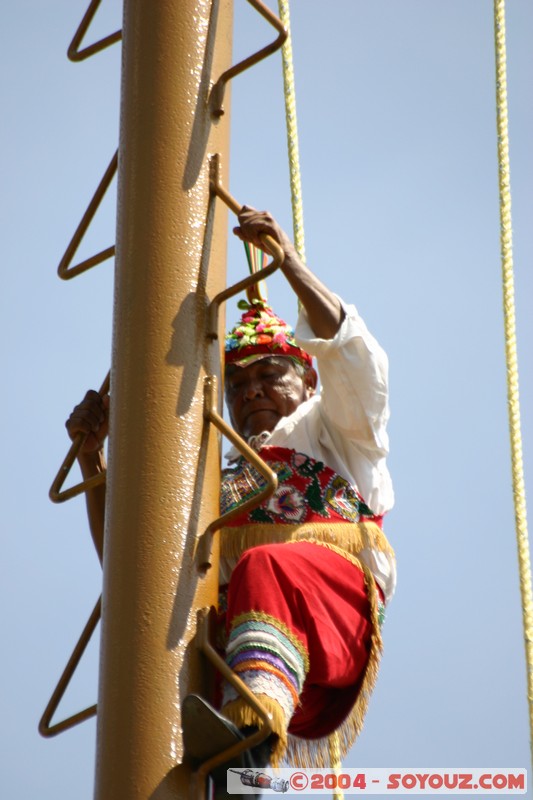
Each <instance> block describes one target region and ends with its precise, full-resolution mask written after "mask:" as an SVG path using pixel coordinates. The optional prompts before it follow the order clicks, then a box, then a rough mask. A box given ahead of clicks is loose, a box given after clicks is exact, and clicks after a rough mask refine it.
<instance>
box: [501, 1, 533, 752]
mask: <svg viewBox="0 0 533 800" xmlns="http://www.w3.org/2000/svg"><path fill="white" fill-rule="evenodd" d="M494 35H495V49H496V101H497V123H498V161H499V188H500V227H501V229H500V242H501V255H502V273H503V306H504V324H505V354H506V361H507V403H508V409H509V428H510V435H511V458H512V474H513V494H514V506H515V525H516V539H517V547H518V567H519V572H520V591H521V595H522V615H523V625H524V640H525V649H526V663H527V692H528V703H529V727H530V746H531V747H532V748H533V596H532V591H531V563H530V554H529V541H528V532H527V517H526V496H525V489H524V472H523V462H522V436H521V432H520V400H519V393H518V359H517V351H516V324H515V304H514V276H513V239H512V227H511V184H510V174H509V135H508V113H507V69H506V58H507V57H506V49H505V0H494ZM531 755H532V763H533V749H532V753H531Z"/></svg>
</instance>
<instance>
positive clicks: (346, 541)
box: [220, 445, 393, 572]
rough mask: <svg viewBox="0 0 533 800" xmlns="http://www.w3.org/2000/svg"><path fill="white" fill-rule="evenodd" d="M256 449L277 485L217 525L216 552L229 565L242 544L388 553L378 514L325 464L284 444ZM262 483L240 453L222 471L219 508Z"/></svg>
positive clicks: (245, 497) (244, 546)
mask: <svg viewBox="0 0 533 800" xmlns="http://www.w3.org/2000/svg"><path fill="white" fill-rule="evenodd" d="M259 454H260V456H261V458H262V459H263V460H264V461H265V462H266V463H267V464H268V465H269V466H270V468H271V469H272V470H273V471H274V472H276V474H277V476H278V488H277V489H276V491H275V492H274V494H273V495H272V496H271V497H270V498H269V499H267V500H266V501H264V502H263V503H261V505H259V506H257V507H256V508H253V509H252V510H251V511H248V512H245V513H244V514H242V515H240V516H237V517H236V518H234V519H233V520H231V521H230V522H229V523H228V525H227V526H226V527H224V528H222V530H221V557H222V558H223V559H226V560H227V562H228V563H227V566H228V567H229V568H230V569H231V568H232V567H233V566H234V563H233V562H235V560H236V559H237V558H239V556H240V555H241V553H242V552H244V550H246V549H248V548H249V547H253V546H254V545H258V544H267V543H273V542H288V541H315V542H316V541H318V542H323V543H327V544H330V545H332V546H335V547H339V548H341V549H342V550H345V551H346V552H347V553H348V554H349V555H351V556H357V554H358V553H359V552H360V551H361V550H363V549H364V548H372V549H376V550H381V551H385V552H389V553H391V554H393V551H392V548H391V547H390V545H389V543H388V541H387V539H386V537H385V535H384V533H383V531H382V530H381V523H382V516H378V515H376V514H374V513H373V511H372V510H371V509H370V508H369V507H368V506H367V505H366V503H365V501H364V500H363V498H362V497H361V495H360V494H359V493H358V492H357V491H355V490H354V488H353V487H352V486H350V484H349V483H348V482H347V481H346V480H345V479H344V478H342V477H341V476H340V475H338V474H337V473H336V472H335V471H334V470H332V469H331V468H330V467H327V466H326V465H325V464H323V463H322V462H321V461H316V460H315V459H313V458H311V457H310V456H307V455H305V454H303V453H297V452H296V451H295V450H291V449H289V448H284V447H272V446H269V445H265V446H263V447H262V448H261V449H260V451H259ZM264 486H265V480H264V478H263V477H262V475H260V474H259V473H258V472H257V470H256V469H255V468H254V467H253V466H252V465H251V464H250V463H249V462H248V461H246V460H245V459H244V458H240V459H239V460H238V461H237V463H236V465H235V466H234V467H233V468H228V469H225V470H224V471H223V473H222V488H221V501H220V505H221V513H225V512H227V511H232V510H233V509H236V508H238V506H239V505H240V504H241V503H244V502H245V501H246V500H249V499H250V498H252V497H254V496H255V495H257V494H259V492H261V490H262V489H263V488H264ZM223 571H224V572H225V570H223Z"/></svg>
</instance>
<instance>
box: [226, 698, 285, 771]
mask: <svg viewBox="0 0 533 800" xmlns="http://www.w3.org/2000/svg"><path fill="white" fill-rule="evenodd" d="M256 697H257V700H258V701H259V702H260V703H261V705H262V706H263V707H264V708H265V710H266V711H267V712H268V716H269V718H270V725H271V728H272V733H274V734H275V736H276V739H275V741H274V742H273V746H272V756H271V759H270V763H271V765H272V766H273V767H279V766H280V764H281V762H282V761H283V760H284V758H285V754H286V750H287V725H288V720H287V719H286V716H285V713H284V711H283V709H282V707H281V706H280V704H279V703H278V702H277V701H276V700H273V699H272V698H271V697H268V696H267V695H266V694H257V695H256ZM222 714H223V715H224V716H225V717H226V719H229V720H230V721H231V722H233V723H234V725H236V726H237V727H238V728H245V727H247V726H249V725H255V726H257V727H258V728H260V727H261V726H262V725H263V721H262V719H261V717H260V716H259V714H257V712H256V711H254V709H253V708H252V707H251V706H249V705H248V703H247V702H246V701H245V700H243V699H242V698H240V697H238V698H237V699H236V700H232V701H231V702H230V703H228V704H227V705H225V706H223V708H222Z"/></svg>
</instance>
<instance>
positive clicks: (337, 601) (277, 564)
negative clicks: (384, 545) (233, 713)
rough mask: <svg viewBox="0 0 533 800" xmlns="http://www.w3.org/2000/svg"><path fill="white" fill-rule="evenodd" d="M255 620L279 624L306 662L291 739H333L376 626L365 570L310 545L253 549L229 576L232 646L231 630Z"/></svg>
mask: <svg viewBox="0 0 533 800" xmlns="http://www.w3.org/2000/svg"><path fill="white" fill-rule="evenodd" d="M250 612H259V614H260V615H267V616H268V618H269V619H274V620H278V621H279V623H281V626H280V627H283V629H285V630H287V629H288V630H289V631H290V633H291V634H292V636H293V637H295V639H296V640H297V642H298V643H299V644H300V646H301V648H302V652H306V653H307V654H308V671H307V675H306V677H305V682H304V684H303V689H302V690H301V693H300V697H299V703H298V704H297V705H296V706H295V708H294V710H293V713H292V717H291V719H290V724H289V727H288V731H289V733H291V734H294V735H296V736H299V737H302V738H305V739H317V738H321V737H323V736H326V735H328V734H329V733H331V732H332V731H333V730H335V729H336V728H337V727H338V726H339V725H340V724H341V723H342V721H343V720H344V719H345V717H346V716H347V715H348V713H349V712H350V710H351V708H352V706H353V704H354V702H355V698H356V696H357V692H358V690H359V686H360V683H361V680H362V677H363V674H364V670H365V667H366V665H367V662H368V655H369V650H370V637H371V632H372V626H371V622H370V603H369V600H368V596H367V591H366V588H365V578H364V574H363V572H362V570H361V569H360V568H359V567H357V566H356V565H355V564H353V563H352V562H350V561H348V560H347V559H345V558H343V557H342V556H341V555H339V554H338V553H336V552H335V551H332V550H331V549H329V548H327V547H324V546H321V545H319V544H314V543H310V542H297V543H289V544H270V545H261V546H258V547H254V548H252V549H250V550H247V551H246V552H245V553H244V554H243V555H242V556H241V558H240V559H239V562H238V563H237V565H236V567H235V569H234V570H233V573H232V576H231V581H230V584H229V590H228V612H227V629H228V636H229V640H230V641H231V636H232V630H234V626H233V625H232V623H233V622H234V621H235V620H236V618H240V619H243V616H242V615H244V617H246V615H249V614H250ZM250 647H251V649H250V650H249V652H250V653H252V652H253V646H250ZM247 657H248V656H247V655H246V654H245V655H244V656H243V658H247ZM249 663H251V662H250V661H248V662H247V664H249ZM258 663H259V667H258V669H259V670H260V661H259V662H258ZM243 678H244V679H245V680H246V678H245V677H244V676H243Z"/></svg>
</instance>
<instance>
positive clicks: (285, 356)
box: [67, 206, 396, 766]
mask: <svg viewBox="0 0 533 800" xmlns="http://www.w3.org/2000/svg"><path fill="white" fill-rule="evenodd" d="M234 232H235V234H236V235H237V236H239V237H240V238H241V239H242V240H244V241H247V242H249V243H251V244H254V245H256V246H257V247H261V240H260V237H261V235H263V234H268V235H269V236H271V237H272V238H273V239H274V240H275V241H277V242H278V243H279V244H280V246H281V247H282V249H283V252H284V254H285V258H284V261H283V264H282V266H281V269H282V271H283V273H284V275H285V277H286V278H287V280H288V282H289V284H290V286H291V287H292V289H293V291H294V292H295V294H296V296H297V298H298V299H299V301H300V304H301V311H300V315H299V319H298V324H297V326H296V331H295V333H294V332H293V331H292V329H291V328H289V326H287V325H286V323H285V322H283V320H281V319H280V318H279V317H277V316H276V314H275V313H274V311H273V310H272V309H271V308H270V307H268V306H267V305H266V304H265V303H263V302H261V301H255V302H252V303H250V304H244V305H245V306H246V308H245V309H244V313H243V315H242V318H241V320H240V321H239V322H238V323H237V325H236V326H235V327H234V328H233V329H232V330H231V331H230V332H229V334H228V336H227V337H226V348H225V394H226V402H227V406H228V410H229V414H230V417H231V422H232V424H233V426H234V428H235V430H236V431H237V432H238V433H239V434H240V435H241V436H243V437H244V438H245V439H246V440H247V441H248V442H249V443H250V444H251V446H252V447H254V449H256V450H257V451H258V452H259V454H260V455H261V457H262V458H263V459H264V460H265V461H266V462H267V463H268V464H269V465H270V467H271V468H272V469H273V470H274V471H275V472H276V473H277V475H278V489H277V490H276V492H275V493H274V495H273V496H272V497H271V498H270V499H269V500H267V501H266V502H264V503H263V504H262V505H260V506H259V507H257V508H255V509H253V510H252V511H250V512H248V513H246V514H242V515H241V516H240V517H238V518H236V519H234V520H233V522H232V523H231V526H228V527H226V528H224V529H222V530H221V532H220V537H221V542H220V544H221V565H220V566H221V581H222V583H223V584H224V585H225V589H226V590H227V591H226V592H225V597H226V600H225V601H224V602H225V603H226V604H227V608H225V609H224V610H225V626H226V635H227V641H226V645H225V651H226V660H227V662H228V664H229V665H230V666H231V667H232V669H233V670H234V671H235V672H236V673H238V675H239V676H240V678H241V679H242V680H243V681H244V682H245V683H246V684H247V685H248V687H249V688H250V689H251V690H252V691H253V692H254V694H256V695H257V696H258V698H259V700H260V701H261V703H262V704H263V705H264V707H265V708H266V709H267V710H268V712H269V713H270V716H271V722H272V729H273V736H272V737H271V740H270V742H269V743H268V746H269V748H270V750H271V752H270V753H269V754H268V758H269V760H270V761H271V763H272V764H273V765H277V764H279V763H280V761H281V760H282V759H284V758H287V759H288V760H289V761H291V763H294V764H298V765H300V766H306V765H309V766H311V765H314V766H322V765H324V766H326V765H329V763H328V762H329V750H328V744H327V742H328V736H329V735H330V734H331V733H332V732H334V731H337V732H338V734H339V741H340V750H341V755H344V754H345V753H346V751H347V750H348V749H349V747H351V745H352V744H353V742H354V740H355V738H356V736H357V734H358V733H359V731H360V729H361V727H362V724H363V719H364V714H365V711H366V706H367V703H368V699H369V696H370V693H371V691H372V688H373V685H374V682H375V679H376V676H377V670H378V664H379V658H380V652H381V636H380V630H379V627H380V623H381V620H382V617H383V610H384V607H385V604H386V603H387V602H388V601H389V600H390V599H391V597H392V595H393V593H394V589H395V583H396V570H395V560H394V554H393V551H392V548H391V547H390V545H389V544H388V541H387V539H386V538H385V535H384V533H383V530H382V519H383V516H384V514H385V513H386V512H387V511H389V510H390V508H391V507H392V504H393V491H392V485H391V480H390V476H389V473H388V470H387V467H386V456H387V453H388V437H387V432H386V424H387V421H388V416H389V410H388V388H387V358H386V356H385V354H384V352H383V350H382V349H381V348H380V346H379V345H378V343H377V342H376V341H375V339H374V338H373V337H372V336H371V334H370V333H369V332H368V330H367V328H366V326H365V324H364V322H363V320H362V319H361V317H360V316H359V314H358V312H357V310H356V309H355V307H354V306H352V305H348V304H346V303H344V301H342V300H341V299H340V298H339V297H338V296H337V295H335V294H333V293H332V292H331V291H330V290H329V289H327V288H326V287H325V286H324V285H323V284H322V282H321V281H319V280H318V278H317V277H316V276H315V275H314V274H313V273H312V272H311V271H310V270H309V269H308V268H307V267H306V266H305V265H304V264H303V262H302V261H301V260H300V258H299V257H298V255H297V253H296V250H295V248H294V246H293V245H292V243H291V242H290V240H289V238H288V237H287V235H286V234H285V233H284V231H283V230H282V229H281V228H280V227H279V225H278V224H277V222H276V221H275V220H274V218H273V217H272V216H271V215H270V214H269V213H268V212H259V211H256V210H255V209H252V208H249V207H246V206H245V207H244V208H243V209H242V211H241V213H240V214H239V227H237V228H235V229H234ZM313 357H316V360H317V366H318V372H319V374H320V380H321V390H320V392H319V393H318V392H317V373H316V372H315V370H314V368H313V367H312V358H313ZM108 404H109V398H101V397H100V395H99V394H98V393H97V392H88V393H87V395H86V397H85V398H84V400H83V401H82V403H81V404H80V405H79V406H77V407H76V408H75V409H74V411H73V413H72V414H71V416H70V418H69V420H68V421H67V429H68V432H69V435H70V436H71V437H74V436H75V435H76V434H77V433H78V432H80V431H82V432H84V433H88V434H89V436H88V438H87V440H86V442H85V445H84V447H83V449H82V452H81V453H80V455H79V461H80V465H81V468H82V472H83V474H84V476H85V477H88V476H89V475H90V474H94V472H95V471H98V470H100V469H101V468H102V458H103V457H102V450H101V447H102V443H103V439H104V438H105V435H106V434H107V417H108ZM229 458H230V467H229V469H227V470H224V472H223V476H222V492H221V507H222V511H223V512H225V511H228V510H230V509H233V508H236V507H238V505H239V504H240V503H243V502H244V501H245V500H247V499H248V498H249V497H251V496H253V495H254V494H256V493H258V491H259V489H260V486H261V483H262V478H261V476H259V475H258V473H256V471H255V470H254V468H253V467H252V466H251V465H250V464H249V463H247V462H246V461H245V460H244V459H243V458H242V457H239V454H238V453H235V452H232V453H230V456H229ZM89 494H91V493H89ZM88 504H89V512H90V514H89V516H90V518H91V519H92V522H91V530H92V534H93V538H94V540H95V544H96V547H97V550H98V552H99V553H100V554H102V552H103V547H102V539H103V491H100V492H98V491H97V490H96V491H95V492H94V493H93V494H92V497H91V496H89V497H88ZM91 504H92V508H91ZM222 694H223V696H222V700H221V714H222V715H223V717H224V719H225V720H227V722H226V723H225V724H226V725H227V729H228V730H229V731H230V732H231V733H233V734H234V735H235V736H236V737H239V736H240V735H241V734H240V733H239V732H240V731H243V730H244V731H246V729H250V728H254V727H256V726H258V725H260V720H259V719H258V718H256V716H255V713H254V712H253V711H252V709H251V708H250V707H249V706H248V705H247V704H246V703H245V701H244V700H243V699H241V698H239V697H238V696H237V694H236V692H235V691H234V689H233V688H232V687H230V686H229V685H227V686H225V687H224V688H223V692H222ZM184 739H185V744H186V747H187V730H185V734H184ZM191 755H192V756H194V755H196V754H195V753H194V752H193V753H191ZM204 755H205V754H204ZM265 760H266V759H263V764H262V765H263V766H264V765H265V764H264V761H265Z"/></svg>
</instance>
